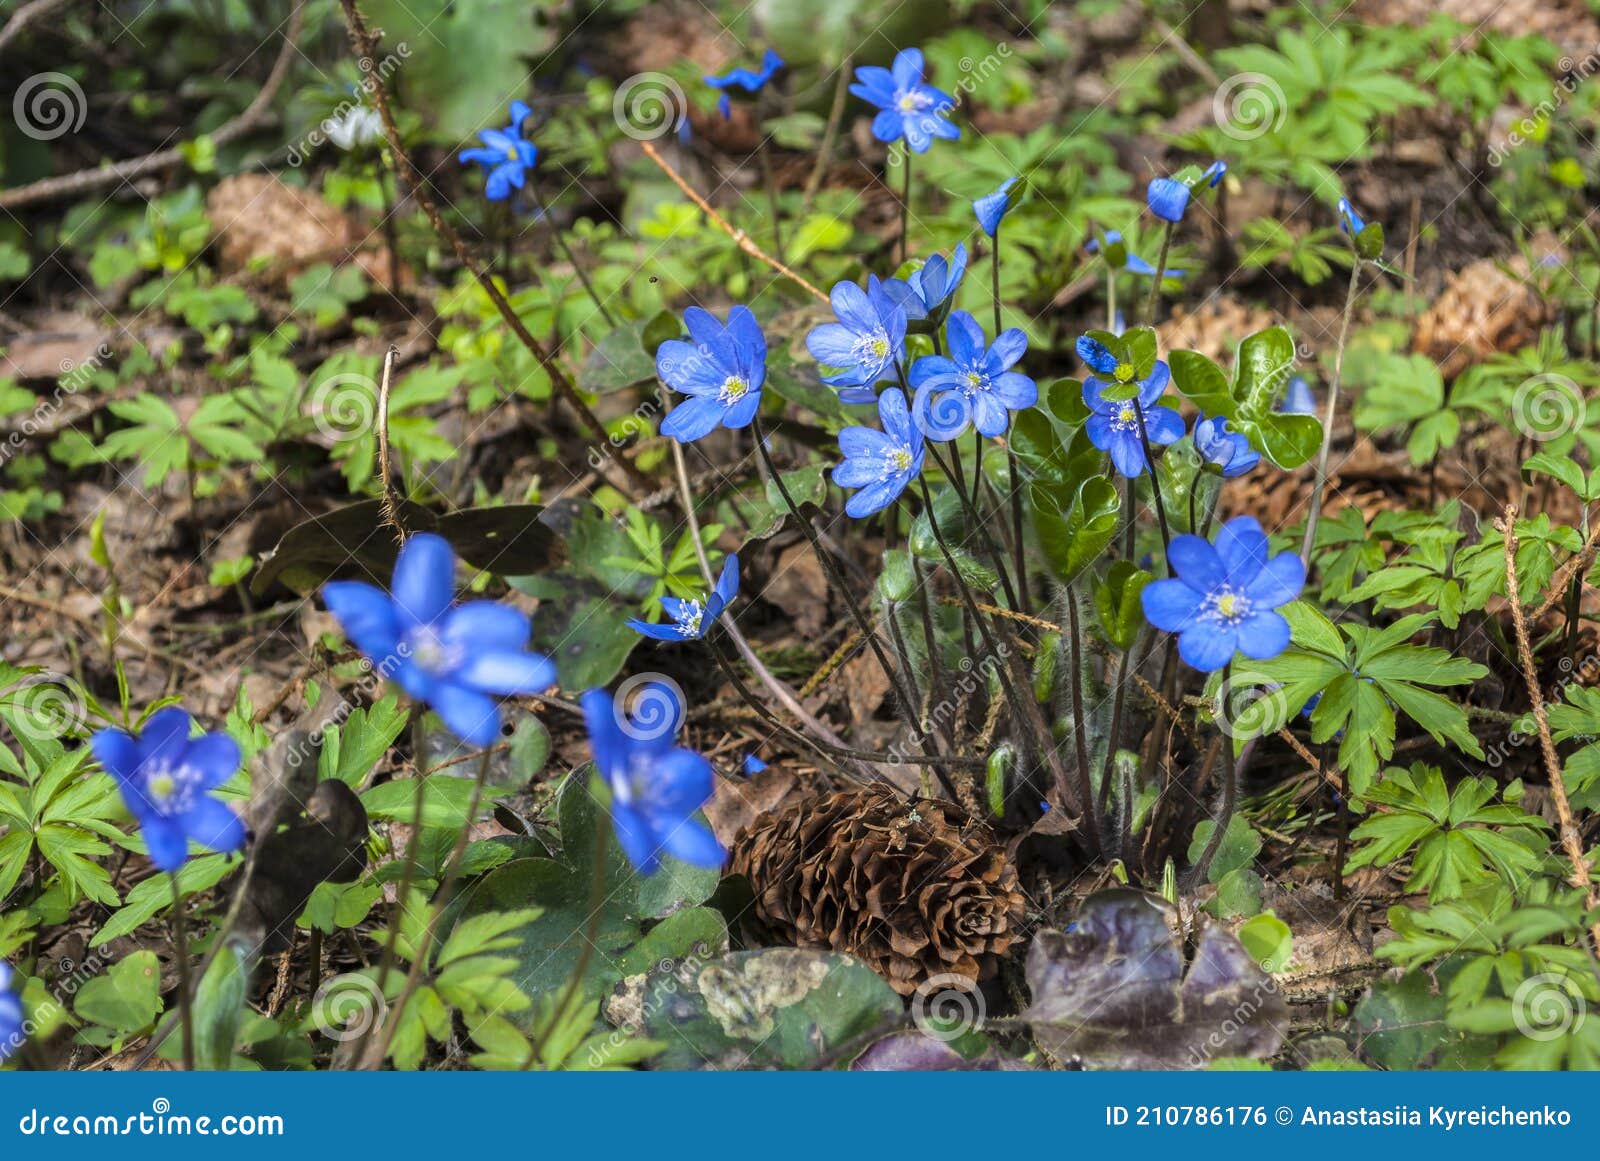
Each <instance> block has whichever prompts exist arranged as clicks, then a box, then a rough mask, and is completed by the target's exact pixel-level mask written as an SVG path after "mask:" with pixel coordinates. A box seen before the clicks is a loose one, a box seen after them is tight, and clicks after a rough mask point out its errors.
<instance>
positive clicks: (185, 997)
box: [167, 871, 194, 1072]
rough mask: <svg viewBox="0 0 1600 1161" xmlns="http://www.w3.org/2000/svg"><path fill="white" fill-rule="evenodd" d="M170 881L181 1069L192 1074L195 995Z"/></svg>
mask: <svg viewBox="0 0 1600 1161" xmlns="http://www.w3.org/2000/svg"><path fill="white" fill-rule="evenodd" d="M167 878H169V879H171V880H172V955H173V958H174V959H176V960H177V961H178V1019H179V1021H180V1022H181V1024H182V1028H183V1068H184V1071H185V1072H193V1071H194V996H193V989H192V984H191V980H190V976H189V931H188V925H187V923H186V922H185V920H184V914H183V891H182V890H181V889H180V888H179V886H178V873H177V872H176V871H174V872H173V873H172V874H170V875H168V876H167Z"/></svg>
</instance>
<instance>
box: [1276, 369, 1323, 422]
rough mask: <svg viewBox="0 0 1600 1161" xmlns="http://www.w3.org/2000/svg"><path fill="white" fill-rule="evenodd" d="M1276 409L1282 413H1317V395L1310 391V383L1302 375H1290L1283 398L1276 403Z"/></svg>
mask: <svg viewBox="0 0 1600 1161" xmlns="http://www.w3.org/2000/svg"><path fill="white" fill-rule="evenodd" d="M1278 411H1279V413H1280V414H1283V415H1315V414H1316V413H1317V397H1316V396H1315V395H1313V394H1312V393H1311V385H1310V384H1309V383H1307V382H1306V381H1305V378H1304V377H1303V376H1301V375H1292V376H1290V378H1289V386H1288V389H1287V390H1285V391H1284V393H1283V399H1282V400H1281V401H1280V402H1279V403H1278Z"/></svg>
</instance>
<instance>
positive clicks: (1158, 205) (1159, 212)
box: [1145, 177, 1199, 668]
mask: <svg viewBox="0 0 1600 1161" xmlns="http://www.w3.org/2000/svg"><path fill="white" fill-rule="evenodd" d="M1145 201H1146V202H1147V203H1148V205H1149V206H1150V212H1151V213H1153V214H1154V215H1155V216H1156V217H1158V218H1162V219H1164V220H1166V221H1168V222H1181V221H1183V212H1184V210H1186V209H1188V208H1189V187H1188V186H1186V185H1184V184H1183V182H1181V181H1173V180H1172V178H1170V177H1158V178H1156V179H1155V180H1154V181H1152V182H1151V183H1150V188H1149V189H1148V190H1147V191H1146V193H1145ZM1196 668H1199V666H1196Z"/></svg>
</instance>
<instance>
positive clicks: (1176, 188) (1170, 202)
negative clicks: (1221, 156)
mask: <svg viewBox="0 0 1600 1161" xmlns="http://www.w3.org/2000/svg"><path fill="white" fill-rule="evenodd" d="M1191 172H1192V171H1191ZM1227 172H1228V167H1227V165H1225V164H1224V163H1223V162H1220V161H1213V162H1212V163H1211V165H1210V167H1209V168H1207V169H1206V171H1205V172H1204V173H1202V174H1201V175H1200V177H1199V179H1198V180H1199V181H1203V182H1205V183H1206V185H1207V186H1215V185H1216V184H1217V183H1218V182H1219V181H1221V180H1222V177H1223V175H1224V174H1225V173H1227ZM1192 191H1193V186H1192V185H1191V184H1190V183H1189V182H1187V181H1181V180H1179V179H1178V178H1174V177H1158V178H1156V179H1154V180H1153V181H1151V183H1150V185H1149V187H1148V188H1147V189H1146V190H1145V202H1146V204H1147V205H1149V207H1150V212H1151V213H1152V214H1154V215H1155V216H1156V217H1158V218H1161V219H1162V220H1163V221H1168V222H1181V221H1183V215H1184V211H1185V210H1187V209H1188V208H1189V195H1190V193H1191V192H1192Z"/></svg>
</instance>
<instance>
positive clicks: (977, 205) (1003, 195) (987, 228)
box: [972, 177, 1017, 238]
mask: <svg viewBox="0 0 1600 1161" xmlns="http://www.w3.org/2000/svg"><path fill="white" fill-rule="evenodd" d="M1016 184H1017V179H1016V178H1014V177H1008V178H1006V180H1005V181H1003V182H1001V183H1000V188H999V189H997V190H995V191H994V193H992V194H984V195H983V196H982V197H981V198H979V199H978V200H977V201H975V202H973V203H972V212H973V213H974V214H976V215H977V218H978V225H980V226H982V227H983V232H984V233H985V234H988V235H989V237H991V238H992V237H994V236H995V234H996V233H997V232H998V231H999V229H1000V222H1001V219H1003V218H1004V217H1005V216H1006V214H1007V213H1009V212H1010V210H1011V187H1012V186H1014V185H1016Z"/></svg>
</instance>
